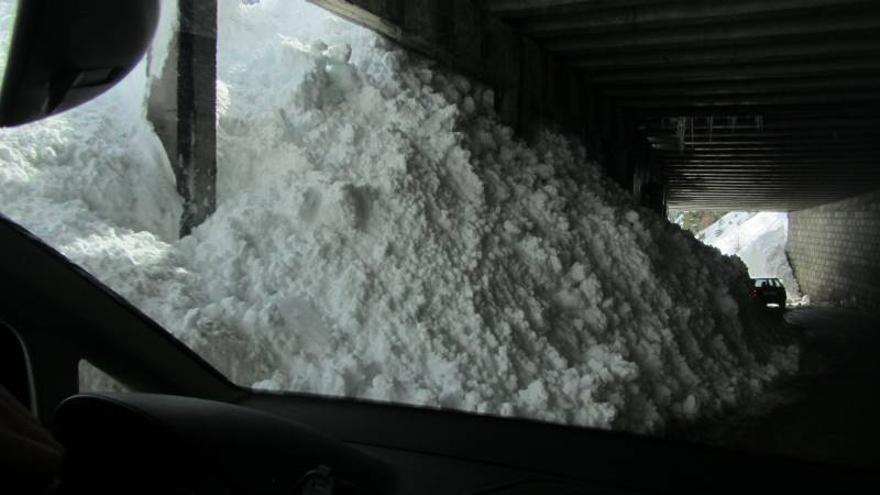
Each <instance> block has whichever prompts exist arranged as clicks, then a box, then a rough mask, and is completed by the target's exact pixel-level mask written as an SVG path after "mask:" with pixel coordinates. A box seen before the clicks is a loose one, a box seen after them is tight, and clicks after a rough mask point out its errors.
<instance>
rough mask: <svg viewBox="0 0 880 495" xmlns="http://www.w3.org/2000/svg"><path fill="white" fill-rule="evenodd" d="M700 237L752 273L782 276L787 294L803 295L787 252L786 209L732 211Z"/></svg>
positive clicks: (796, 297)
mask: <svg viewBox="0 0 880 495" xmlns="http://www.w3.org/2000/svg"><path fill="white" fill-rule="evenodd" d="M697 239H699V240H701V241H703V242H704V243H706V244H708V245H710V246H714V247H716V248H718V249H719V250H720V251H721V253H722V254H725V255H729V256H731V255H735V256H738V257H739V258H740V259H741V260H742V261H743V263H745V264H746V267H748V269H749V274H750V275H751V276H752V277H778V278H780V279H781V280H782V283H783V284H784V285H785V289H786V293H787V295H788V298H789V299H790V300H792V301H796V300H800V299H801V292H800V286H799V285H798V282H797V279H795V277H794V272H793V271H792V269H791V266H790V265H789V263H788V256H787V255H786V254H785V245H786V243H787V242H788V214H787V213H778V212H760V213H753V212H745V211H734V212H730V213H728V214H727V215H724V216H723V217H722V218H721V219H719V220H718V221H717V222H715V223H714V224H712V225H710V226H709V227H707V228H706V229H705V230H703V231H702V232H700V233H699V234H697Z"/></svg>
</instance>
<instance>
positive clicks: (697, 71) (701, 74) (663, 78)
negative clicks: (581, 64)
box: [584, 57, 880, 87]
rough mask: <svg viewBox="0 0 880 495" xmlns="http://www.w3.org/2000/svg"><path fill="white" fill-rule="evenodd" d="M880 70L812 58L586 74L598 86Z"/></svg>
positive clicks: (875, 63) (867, 60)
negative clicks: (795, 60)
mask: <svg viewBox="0 0 880 495" xmlns="http://www.w3.org/2000/svg"><path fill="white" fill-rule="evenodd" d="M878 71H880V59H877V58H874V57H864V58H863V57H858V58H849V59H832V60H808V61H799V62H790V63H757V64H742V65H732V66H725V65H722V66H697V67H691V68H687V69H675V68H670V69H665V68H660V69H652V70H644V71H641V70H633V71H609V72H596V73H591V74H584V78H585V80H586V81H587V82H588V83H592V84H598V85H624V84H626V85H629V86H630V87H635V86H638V85H641V86H651V85H654V84H660V83H666V84H687V83H696V82H715V83H718V84H720V83H723V82H724V83H726V82H731V83H735V82H742V81H746V80H750V79H780V78H781V79H793V78H798V77H831V76H834V77H837V76H871V75H876V74H877V72H878Z"/></svg>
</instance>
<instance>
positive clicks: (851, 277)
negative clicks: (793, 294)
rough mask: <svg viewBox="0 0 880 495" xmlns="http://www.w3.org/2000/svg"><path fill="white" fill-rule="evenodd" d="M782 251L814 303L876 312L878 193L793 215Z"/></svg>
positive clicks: (879, 288)
mask: <svg viewBox="0 0 880 495" xmlns="http://www.w3.org/2000/svg"><path fill="white" fill-rule="evenodd" d="M786 251H787V253H788V257H789V260H790V262H791V265H792V269H793V270H794V273H795V276H796V277H797V279H798V282H799V283H800V286H801V289H802V290H803V292H804V293H805V294H808V295H809V296H810V299H811V300H812V301H813V302H819V303H833V304H844V305H850V306H858V307H863V308H868V309H876V308H880V190H878V191H874V192H873V193H869V194H865V195H862V196H857V197H855V198H851V199H847V200H844V201H839V202H836V203H831V204H827V205H823V206H819V207H816V208H810V209H807V210H801V211H796V212H792V213H791V214H789V233H788V246H787V249H786Z"/></svg>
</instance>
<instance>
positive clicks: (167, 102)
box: [148, 0, 217, 236]
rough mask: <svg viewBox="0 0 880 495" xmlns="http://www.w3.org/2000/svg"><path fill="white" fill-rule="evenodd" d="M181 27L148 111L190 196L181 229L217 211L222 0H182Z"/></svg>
mask: <svg viewBox="0 0 880 495" xmlns="http://www.w3.org/2000/svg"><path fill="white" fill-rule="evenodd" d="M178 16H179V20H180V29H179V32H178V33H176V35H175V37H174V40H173V41H172V46H171V47H170V49H169V55H168V60H167V62H166V64H165V68H164V70H163V73H162V76H161V78H160V79H159V80H158V81H156V82H155V83H154V84H153V87H152V91H151V94H150V102H149V106H148V116H149V119H150V121H151V122H152V123H153V125H154V126H155V128H156V132H157V133H158V134H159V138H160V139H161V141H162V143H163V145H164V146H165V151H166V152H167V153H168V157H169V159H170V161H171V167H172V169H173V170H174V175H175V177H176V178H177V191H178V193H179V194H180V195H181V197H182V198H183V200H184V210H183V215H182V218H181V221H180V235H181V236H185V235H188V234H189V233H190V232H192V229H194V228H195V227H196V226H198V225H199V224H201V223H202V222H204V221H205V219H206V218H207V217H208V216H210V215H211V213H213V212H214V209H215V208H216V203H217V199H216V197H217V193H216V181H217V147H216V99H217V95H216V79H217V2H216V0H178Z"/></svg>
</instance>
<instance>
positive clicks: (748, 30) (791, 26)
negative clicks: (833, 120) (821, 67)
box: [544, 2, 880, 56]
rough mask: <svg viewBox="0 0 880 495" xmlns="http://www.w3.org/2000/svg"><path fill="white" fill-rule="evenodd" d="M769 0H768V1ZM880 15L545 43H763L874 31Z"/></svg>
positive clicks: (562, 46)
mask: <svg viewBox="0 0 880 495" xmlns="http://www.w3.org/2000/svg"><path fill="white" fill-rule="evenodd" d="M768 3H770V2H768ZM878 28H880V19H878V16H876V15H845V16H844V15H841V16H835V15H829V16H822V17H818V18H790V19H784V20H772V21H754V20H750V21H747V22H742V23H725V24H710V25H704V26H693V27H683V28H678V27H671V28H669V29H653V30H634V31H626V32H620V33H608V34H596V35H593V36H568V37H562V38H559V39H548V40H547V41H546V42H545V44H544V46H546V48H547V49H548V50H549V51H551V52H558V53H564V54H569V55H571V56H576V55H578V54H588V53H597V52H603V51H608V50H615V51H618V52H622V51H625V50H632V51H644V50H646V49H659V48H662V47H664V46H665V47H667V48H671V47H675V46H682V47H694V46H703V47H706V46H712V45H723V44H728V45H729V44H733V43H741V44H743V45H752V46H766V45H767V44H769V43H770V42H774V41H782V42H785V41H791V40H790V39H789V40H786V38H791V37H793V36H798V37H816V36H824V35H830V34H832V33H833V34H835V35H838V34H839V35H841V36H846V35H847V34H848V33H851V32H853V31H865V32H872V31H873V32H876V29H878Z"/></svg>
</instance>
